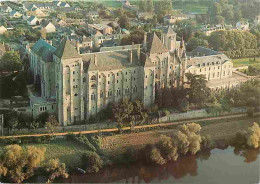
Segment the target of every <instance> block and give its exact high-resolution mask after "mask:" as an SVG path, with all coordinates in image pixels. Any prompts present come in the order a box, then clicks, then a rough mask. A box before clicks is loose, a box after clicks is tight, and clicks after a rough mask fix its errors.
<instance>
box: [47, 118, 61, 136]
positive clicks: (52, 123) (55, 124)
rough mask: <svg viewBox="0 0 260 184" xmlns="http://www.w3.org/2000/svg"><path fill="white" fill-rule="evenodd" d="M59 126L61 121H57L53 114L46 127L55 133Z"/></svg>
mask: <svg viewBox="0 0 260 184" xmlns="http://www.w3.org/2000/svg"><path fill="white" fill-rule="evenodd" d="M58 126H59V122H58V121H57V119H56V117H55V116H53V115H51V116H50V117H49V118H48V120H47V122H46V128H47V130H49V131H50V132H51V133H52V134H54V133H55V130H56V128H57V127H58Z"/></svg>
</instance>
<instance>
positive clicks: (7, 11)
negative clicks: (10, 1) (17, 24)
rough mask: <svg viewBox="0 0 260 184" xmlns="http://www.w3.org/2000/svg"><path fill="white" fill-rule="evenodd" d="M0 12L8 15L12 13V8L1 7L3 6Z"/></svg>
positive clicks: (0, 7)
mask: <svg viewBox="0 0 260 184" xmlns="http://www.w3.org/2000/svg"><path fill="white" fill-rule="evenodd" d="M0 10H1V11H2V12H4V13H10V12H12V8H11V7H10V6H7V5H3V6H0Z"/></svg>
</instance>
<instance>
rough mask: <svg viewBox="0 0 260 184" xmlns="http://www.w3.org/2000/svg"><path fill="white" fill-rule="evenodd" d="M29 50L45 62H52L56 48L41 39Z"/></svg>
mask: <svg viewBox="0 0 260 184" xmlns="http://www.w3.org/2000/svg"><path fill="white" fill-rule="evenodd" d="M31 50H32V51H33V52H35V53H37V54H39V55H40V56H41V58H42V59H43V60H44V61H46V62H51V61H52V55H53V53H54V52H55V50H56V48H55V47H53V46H51V45H50V44H48V43H47V42H46V41H44V40H43V39H39V40H38V41H37V42H36V43H35V44H34V45H33V46H32V48H31Z"/></svg>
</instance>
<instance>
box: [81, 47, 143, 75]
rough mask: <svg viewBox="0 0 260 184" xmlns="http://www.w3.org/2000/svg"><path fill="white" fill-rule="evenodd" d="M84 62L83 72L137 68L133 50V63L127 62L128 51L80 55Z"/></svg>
mask: <svg viewBox="0 0 260 184" xmlns="http://www.w3.org/2000/svg"><path fill="white" fill-rule="evenodd" d="M94 55H96V57H97V65H95V64H94ZM81 57H82V60H83V62H84V70H89V71H93V70H99V71H110V70H118V69H123V68H128V67H133V66H139V65H140V62H139V61H138V57H137V50H133V63H130V60H129V50H124V51H112V52H96V53H89V54H84V55H81Z"/></svg>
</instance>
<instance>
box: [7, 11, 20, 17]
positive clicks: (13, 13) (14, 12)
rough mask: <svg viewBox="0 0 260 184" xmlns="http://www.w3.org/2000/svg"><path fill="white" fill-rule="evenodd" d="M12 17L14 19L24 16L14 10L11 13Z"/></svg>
mask: <svg viewBox="0 0 260 184" xmlns="http://www.w3.org/2000/svg"><path fill="white" fill-rule="evenodd" d="M10 17H12V18H21V17H22V14H21V13H20V12H18V11H16V10H13V11H11V13H10Z"/></svg>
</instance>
